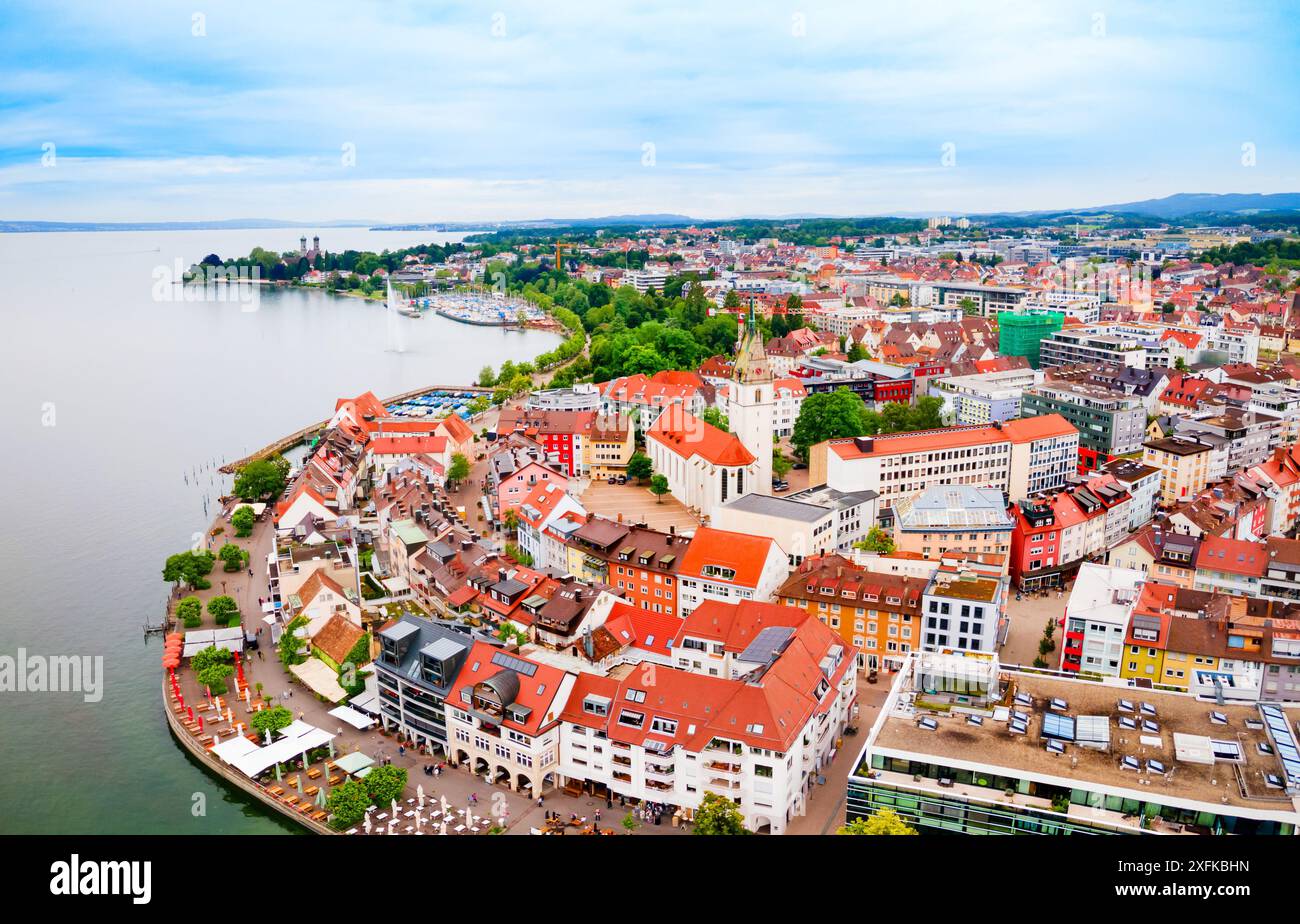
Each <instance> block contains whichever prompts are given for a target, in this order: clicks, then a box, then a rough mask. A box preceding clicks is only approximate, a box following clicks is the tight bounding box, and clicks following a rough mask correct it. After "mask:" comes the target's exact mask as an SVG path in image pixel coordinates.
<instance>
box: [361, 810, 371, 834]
mask: <svg viewBox="0 0 1300 924" xmlns="http://www.w3.org/2000/svg"><path fill="white" fill-rule="evenodd" d="M362 825H363V827H365V829H366V833H367V834H369V833H370V812H369V811H367V812H366V814H365V817H364V818H363V819H362Z"/></svg>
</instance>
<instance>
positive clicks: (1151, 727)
mask: <svg viewBox="0 0 1300 924" xmlns="http://www.w3.org/2000/svg"><path fill="white" fill-rule="evenodd" d="M1142 730H1143V731H1147V732H1158V731H1160V726H1159V725H1157V724H1156V723H1155V722H1151V721H1147V720H1145V719H1144V720H1143V721H1142Z"/></svg>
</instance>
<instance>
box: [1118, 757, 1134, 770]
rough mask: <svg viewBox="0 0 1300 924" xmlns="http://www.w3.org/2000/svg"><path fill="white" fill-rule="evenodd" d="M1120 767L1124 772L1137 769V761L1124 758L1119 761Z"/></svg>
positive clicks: (1131, 758)
mask: <svg viewBox="0 0 1300 924" xmlns="http://www.w3.org/2000/svg"><path fill="white" fill-rule="evenodd" d="M1120 766H1121V767H1122V768H1123V769H1125V770H1136V769H1138V759H1137V758H1136V757H1125V758H1124V759H1123V760H1122V761H1120Z"/></svg>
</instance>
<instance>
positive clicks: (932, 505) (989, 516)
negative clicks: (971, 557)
mask: <svg viewBox="0 0 1300 924" xmlns="http://www.w3.org/2000/svg"><path fill="white" fill-rule="evenodd" d="M1012 525H1013V524H1012V521H1011V517H1010V516H1008V514H1007V509H1006V504H1005V502H1004V500H1003V498H1002V492H1001V491H999V490H998V489H996V488H976V487H973V486H970V485H950V486H946V487H934V488H927V489H926V490H924V491H921V492H920V493H919V494H916V495H914V496H912V497H904V498H901V499H899V501H898V503H897V504H895V505H894V546H895V547H896V548H897V549H898V550H899V551H901V552H918V553H920V554H921V555H923V556H925V557H926V558H939V557H940V556H942V555H943V554H944V553H945V552H979V553H989V554H997V555H1004V556H1005V555H1007V554H1008V553H1009V552H1010V551H1011V529H1012Z"/></svg>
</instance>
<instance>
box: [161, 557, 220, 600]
mask: <svg viewBox="0 0 1300 924" xmlns="http://www.w3.org/2000/svg"><path fill="white" fill-rule="evenodd" d="M216 561H217V556H216V555H214V554H212V552H210V551H208V550H207V549H203V550H202V551H199V552H194V551H190V552H177V553H176V554H175V555H172V556H169V557H168V559H167V562H166V563H165V564H164V565H163V580H164V581H171V582H172V583H173V584H188V585H189V586H191V587H193V588H195V589H196V590H207V589H208V588H209V587H211V586H212V584H211V582H209V581H208V580H207V575H209V574H211V573H212V567H213V565H215V564H216Z"/></svg>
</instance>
